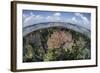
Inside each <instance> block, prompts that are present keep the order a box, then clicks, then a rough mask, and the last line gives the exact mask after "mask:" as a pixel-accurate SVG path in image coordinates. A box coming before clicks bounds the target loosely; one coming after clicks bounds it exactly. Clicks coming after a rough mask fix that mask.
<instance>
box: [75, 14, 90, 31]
mask: <svg viewBox="0 0 100 73" xmlns="http://www.w3.org/2000/svg"><path fill="white" fill-rule="evenodd" d="M74 14H75V16H76V17H78V18H79V19H81V20H78V22H79V23H80V25H81V26H83V27H85V28H87V29H90V27H91V24H90V21H89V19H88V18H87V17H86V16H84V15H83V14H81V13H74Z"/></svg>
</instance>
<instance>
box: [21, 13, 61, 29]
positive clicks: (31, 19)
mask: <svg viewBox="0 0 100 73" xmlns="http://www.w3.org/2000/svg"><path fill="white" fill-rule="evenodd" d="M60 16H61V13H58V12H57V13H54V14H52V15H49V16H45V17H44V16H42V15H35V14H34V13H33V12H30V14H29V16H28V17H26V18H25V19H24V21H23V22H24V27H26V26H29V25H32V24H36V23H42V22H55V21H61V17H60Z"/></svg>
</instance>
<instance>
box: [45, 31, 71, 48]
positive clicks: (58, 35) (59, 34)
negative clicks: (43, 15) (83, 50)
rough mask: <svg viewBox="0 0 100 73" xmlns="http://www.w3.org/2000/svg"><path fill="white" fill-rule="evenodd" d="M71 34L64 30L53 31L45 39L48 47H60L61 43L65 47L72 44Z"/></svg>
mask: <svg viewBox="0 0 100 73" xmlns="http://www.w3.org/2000/svg"><path fill="white" fill-rule="evenodd" d="M71 43H72V35H71V33H69V32H66V31H55V32H53V34H52V35H51V37H50V38H49V39H48V41H47V45H48V48H50V49H54V48H60V47H61V46H62V45H63V46H64V47H65V48H69V47H70V46H72V44H71Z"/></svg>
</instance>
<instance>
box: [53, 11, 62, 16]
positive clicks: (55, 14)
mask: <svg viewBox="0 0 100 73" xmlns="http://www.w3.org/2000/svg"><path fill="white" fill-rule="evenodd" d="M53 15H54V16H60V15H61V13H59V12H57V13H54V14H53Z"/></svg>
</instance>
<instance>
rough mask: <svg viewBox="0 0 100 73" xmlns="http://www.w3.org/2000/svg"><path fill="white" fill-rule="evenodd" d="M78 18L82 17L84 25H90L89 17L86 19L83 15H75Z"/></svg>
mask: <svg viewBox="0 0 100 73" xmlns="http://www.w3.org/2000/svg"><path fill="white" fill-rule="evenodd" d="M75 15H76V16H78V17H80V18H81V19H82V20H83V22H84V23H86V24H89V20H88V18H87V17H85V16H84V15H83V14H81V13H75Z"/></svg>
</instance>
